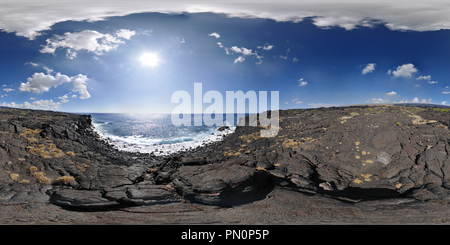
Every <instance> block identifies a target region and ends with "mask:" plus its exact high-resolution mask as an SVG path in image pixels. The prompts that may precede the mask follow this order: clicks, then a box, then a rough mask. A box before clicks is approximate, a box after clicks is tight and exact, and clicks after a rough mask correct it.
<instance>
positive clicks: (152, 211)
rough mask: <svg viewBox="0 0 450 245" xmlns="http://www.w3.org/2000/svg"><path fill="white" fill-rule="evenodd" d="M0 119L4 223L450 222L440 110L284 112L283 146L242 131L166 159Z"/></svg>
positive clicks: (89, 136)
mask: <svg viewBox="0 0 450 245" xmlns="http://www.w3.org/2000/svg"><path fill="white" fill-rule="evenodd" d="M0 119H1V120H0V160H1V161H0V163H1V164H0V188H1V194H0V222H1V223H30V222H31V223H33V222H36V223H53V222H56V223H90V222H92V223H209V222H213V223H217V222H219V223H222V222H241V223H266V224H267V223H280V222H281V223H290V224H291V223H309V222H313V223H314V222H319V223H322V222H331V223H341V222H344V223H349V222H350V223H351V222H362V223H366V222H375V223H379V222H391V223H392V222H393V223H399V222H400V223H403V222H408V223H416V222H425V223H433V222H449V220H445V219H443V218H442V217H444V216H443V215H444V214H446V213H448V212H450V210H449V208H448V205H447V204H449V200H450V199H449V197H450V189H448V183H449V180H448V179H447V178H449V177H448V176H450V175H448V174H447V173H448V172H447V171H449V170H448V168H449V167H450V164H449V163H450V162H449V161H447V160H446V159H448V158H449V157H448V155H447V152H448V151H447V150H446V149H450V146H449V145H448V142H450V133H449V131H448V128H447V126H448V125H450V117H449V115H448V113H447V112H446V111H444V110H441V109H437V108H423V107H403V106H390V107H371V106H354V107H352V106H350V107H342V108H319V109H298V110H287V111H280V128H281V130H280V132H279V134H278V135H277V136H276V137H273V138H261V137H259V135H258V134H259V131H260V129H261V128H260V127H236V130H235V131H234V133H231V134H228V135H227V137H224V139H223V140H220V141H215V142H213V143H211V144H208V145H206V147H197V148H195V149H192V150H189V151H182V152H178V153H174V154H170V155H166V156H163V155H161V156H157V155H155V156H151V154H148V153H137V152H126V151H119V150H117V149H116V147H115V146H113V145H111V144H108V143H107V142H105V141H104V140H102V139H101V137H100V136H99V135H98V134H97V133H96V132H95V131H94V130H93V127H92V120H91V117H90V116H89V115H77V114H70V113H61V112H51V111H34V110H19V109H2V111H1V113H0ZM436 163H442V164H441V165H437V164H436ZM37 173H39V174H37ZM62 177H65V178H62ZM70 177H73V179H71V178H70ZM46 178H47V179H48V181H46ZM65 179H67V181H66V182H65V181H64V180H65ZM312 207H314V208H312ZM392 207H395V208H396V210H397V211H396V213H395V214H393V213H392V209H391V208H392ZM374 208H375V209H376V210H377V211H375V212H374ZM25 210H26V212H25ZM330 210H333V211H330ZM410 210H417V211H418V212H419V213H417V212H416V213H415V215H408V212H410ZM421 210H422V211H423V210H432V211H433V214H430V213H428V214H427V213H425V212H423V213H420V212H421ZM49 212H51V213H52V214H51V215H44V214H46V213H47V214H48V213H49ZM25 214H26V215H25ZM267 214H270V218H268V216H267ZM399 214H402V215H399ZM219 217H220V218H219Z"/></svg>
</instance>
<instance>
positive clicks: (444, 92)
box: [442, 91, 450, 94]
mask: <svg viewBox="0 0 450 245" xmlns="http://www.w3.org/2000/svg"><path fill="white" fill-rule="evenodd" d="M442 93H443V94H450V92H446V91H442Z"/></svg>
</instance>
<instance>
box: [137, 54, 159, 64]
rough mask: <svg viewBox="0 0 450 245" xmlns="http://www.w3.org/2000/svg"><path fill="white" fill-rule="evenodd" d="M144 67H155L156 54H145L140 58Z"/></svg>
mask: <svg viewBox="0 0 450 245" xmlns="http://www.w3.org/2000/svg"><path fill="white" fill-rule="evenodd" d="M140 60H141V62H142V64H143V65H144V66H157V65H158V62H159V59H158V57H157V56H156V54H151V53H145V54H143V55H142V56H141V58H140Z"/></svg>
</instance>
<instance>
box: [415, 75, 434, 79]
mask: <svg viewBox="0 0 450 245" xmlns="http://www.w3.org/2000/svg"><path fill="white" fill-rule="evenodd" d="M430 79H431V76H430V75H428V76H420V77H418V78H416V80H430Z"/></svg>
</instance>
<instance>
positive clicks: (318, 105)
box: [308, 102, 338, 107]
mask: <svg viewBox="0 0 450 245" xmlns="http://www.w3.org/2000/svg"><path fill="white" fill-rule="evenodd" d="M308 105H310V106H312V107H332V106H338V104H328V103H315V102H312V103H309V104H308Z"/></svg>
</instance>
